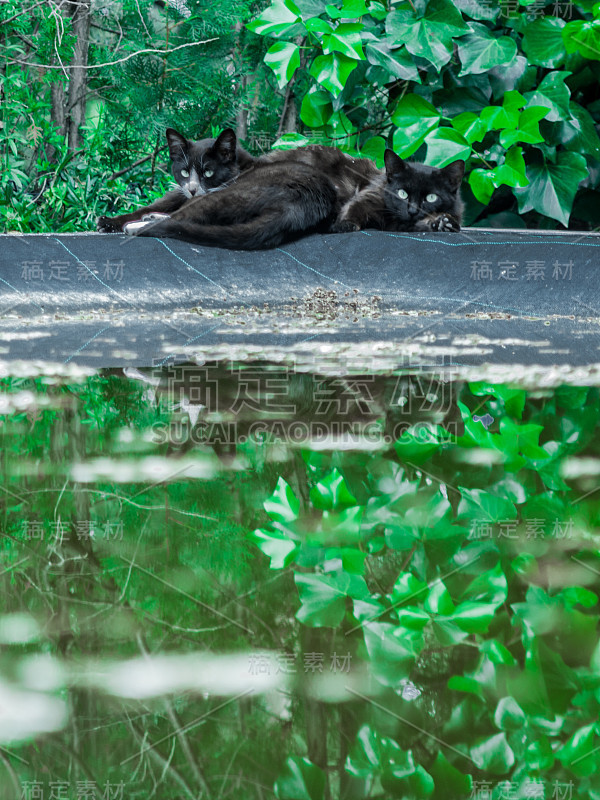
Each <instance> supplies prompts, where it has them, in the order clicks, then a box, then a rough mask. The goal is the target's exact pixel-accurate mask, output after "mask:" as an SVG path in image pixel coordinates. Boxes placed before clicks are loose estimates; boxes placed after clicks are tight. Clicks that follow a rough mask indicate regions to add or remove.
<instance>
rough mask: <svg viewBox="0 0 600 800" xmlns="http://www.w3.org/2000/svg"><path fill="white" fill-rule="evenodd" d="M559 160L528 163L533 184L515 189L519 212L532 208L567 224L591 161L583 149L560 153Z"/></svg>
mask: <svg viewBox="0 0 600 800" xmlns="http://www.w3.org/2000/svg"><path fill="white" fill-rule="evenodd" d="M556 160H557V163H556V164H552V163H548V162H545V163H541V164H540V163H535V164H531V165H530V166H528V167H527V177H528V179H529V186H527V187H525V188H523V189H515V195H516V196H517V200H518V202H519V213H520V214H525V213H526V212H527V211H531V210H532V209H533V210H535V211H539V213H540V214H544V215H545V216H547V217H550V218H551V219H556V220H558V221H559V222H562V224H563V225H564V226H565V227H566V226H567V225H568V224H569V217H570V215H571V209H572V207H573V200H574V199H575V194H576V193H577V188H578V186H579V184H580V183H581V181H582V180H583V179H584V178H585V177H587V175H588V168H587V163H586V160H585V158H584V156H582V155H581V154H580V153H569V152H567V153H564V152H560V153H558V154H557V159H556Z"/></svg>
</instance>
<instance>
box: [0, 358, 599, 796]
mask: <svg viewBox="0 0 600 800" xmlns="http://www.w3.org/2000/svg"><path fill="white" fill-rule="evenodd" d="M192 370H193V368H192ZM202 370H204V368H200V372H198V373H196V374H193V378H196V377H198V378H199V377H200V376H201V375H203V374H204V373H203V372H202ZM227 374H228V375H230V381H229V383H224V384H223V391H224V392H225V394H227V391H228V392H229V393H230V397H229V400H231V401H233V400H239V394H238V389H239V388H240V387H241V386H242V385H243V386H247V383H246V378H245V376H244V373H243V369H241V370H239V375H240V378H239V380H240V381H241V383H239V384H236V383H235V381H233V382H232V381H231V374H235V375H238V371H237V370H233V371H232V372H231V374H230V372H228V373H227ZM252 374H253V375H256V368H255V367H253V373H252ZM272 374H273V373H272V372H266V373H265V376H266V377H272ZM161 377H162V378H163V381H161V382H160V384H159V385H158V386H154V385H152V386H151V384H148V383H141V382H138V381H126V380H124V379H123V378H120V377H119V376H117V375H113V374H110V373H107V374H104V375H94V376H91V377H90V378H88V379H87V380H82V381H80V382H75V381H73V380H69V381H67V380H65V379H64V378H60V377H58V376H54V377H47V378H43V379H40V378H36V379H30V378H26V377H21V378H5V379H3V382H2V387H1V388H2V395H1V398H2V419H1V420H0V422H1V423H2V424H1V425H0V434H1V435H0V439H1V442H0V444H1V446H2V453H3V459H2V478H3V485H4V486H5V489H6V491H5V492H4V495H5V496H4V499H3V500H2V520H3V531H4V532H5V535H4V536H3V538H2V562H3V565H4V567H3V572H2V574H1V575H0V581H1V582H2V585H1V588H2V592H3V598H4V606H3V611H2V614H0V639H1V641H2V647H3V657H2V662H1V664H0V682H1V685H2V688H3V692H4V694H3V715H1V716H0V740H1V741H2V742H3V743H6V742H10V741H11V737H12V736H14V731H13V728H7V725H6V723H5V722H4V720H5V719H6V708H13V706H14V704H15V702H18V703H19V705H18V715H19V719H21V720H28V719H33V721H34V722H33V723H32V724H33V725H34V727H33V729H32V731H31V733H30V734H29V735H23V734H21V736H20V737H17V739H18V740H17V741H15V742H11V743H10V747H9V748H7V749H6V752H7V758H10V759H12V763H13V765H14V766H11V769H14V770H15V772H16V774H17V775H18V776H19V777H20V779H21V780H22V781H25V780H29V781H33V780H36V779H38V780H39V779H41V780H42V781H43V780H44V776H45V775H46V767H47V763H48V762H47V753H48V751H49V750H52V752H53V753H54V760H53V773H52V780H62V779H63V778H65V779H66V778H67V776H68V777H69V778H71V776H74V777H73V778H71V780H74V781H75V780H81V781H84V780H87V775H88V773H90V774H91V775H93V780H96V781H98V782H99V785H100V786H102V785H103V784H104V782H105V781H106V780H110V781H111V783H115V784H116V783H118V782H119V781H121V780H123V781H125V784H126V790H125V793H124V796H125V795H126V794H130V796H132V797H145V796H147V795H148V794H150V793H151V792H152V790H153V787H154V786H155V785H156V784H157V782H158V781H159V780H160V778H161V775H162V776H163V778H164V780H163V783H162V784H161V785H162V790H161V797H162V798H164V800H179V799H180V797H181V787H182V783H181V781H183V784H184V785H186V786H190V787H191V788H190V792H186V793H185V795H184V796H189V795H190V794H193V793H195V794H196V795H200V794H201V793H204V794H207V792H204V791H203V790H201V789H200V788H198V790H197V791H196V788H197V787H199V783H198V768H200V769H201V770H202V774H203V775H204V778H205V780H206V782H207V784H208V786H209V788H210V793H212V794H215V796H217V795H218V792H219V791H220V790H221V787H223V786H229V787H230V788H232V789H235V787H236V786H237V783H238V782H241V783H243V785H244V789H243V792H242V793H243V796H244V797H248V798H261V797H266V796H269V793H270V792H271V790H273V791H274V793H275V796H277V797H279V798H281V800H297V798H304V799H306V798H308V799H309V800H327V798H333V797H336V798H337V797H339V798H340V800H363V799H364V800H367V798H373V797H375V798H377V797H385V798H389V799H390V800H392V798H399V799H400V798H403V799H405V800H418V799H419V798H432V800H445V798H447V797H453V798H468V796H469V795H470V794H471V792H472V791H473V790H475V788H476V787H477V786H481V785H482V784H483V782H485V783H486V784H488V785H489V786H490V791H491V795H492V798H493V800H500V798H501V796H502V795H503V794H504V793H505V792H506V791H507V790H508V787H511V791H513V792H514V793H515V795H516V797H518V798H523V800H525V798H526V797H528V796H531V792H532V788H533V787H532V784H535V783H536V782H542V783H543V785H544V787H545V788H546V789H547V790H550V789H551V787H554V786H557V785H558V786H563V787H564V786H568V785H569V782H571V781H572V782H573V783H574V784H575V785H577V787H578V796H580V797H582V798H588V797H589V798H591V799H592V800H595V794H594V793H595V792H596V787H597V783H598V771H599V768H600V757H599V753H600V751H599V750H598V745H599V744H600V741H599V732H598V722H597V721H598V715H599V713H600V697H599V687H600V645H599V644H598V625H599V623H600V611H599V607H598V606H599V597H600V581H599V580H598V574H599V571H600V550H599V548H598V537H597V530H598V523H599V520H600V504H599V502H598V493H597V491H596V489H597V474H596V471H597V465H598V461H599V459H600V444H599V443H600V437H599V436H598V432H599V431H598V427H599V420H600V396H599V392H598V389H597V388H591V387H571V386H563V387H559V388H558V389H556V390H555V391H550V390H543V391H542V390H539V391H537V392H534V393H532V392H528V391H525V390H524V389H522V388H520V387H518V386H507V385H495V384H490V383H489V382H487V381H485V380H480V381H477V382H473V383H471V384H468V385H466V384H458V385H456V386H450V385H449V384H444V386H443V387H442V386H440V387H435V386H434V385H432V386H431V387H430V389H431V390H432V391H433V389H434V388H435V390H436V392H438V391H442V389H443V390H444V391H445V390H448V391H450V392H451V394H450V398H452V405H454V404H455V402H456V410H457V411H458V412H460V416H462V421H463V423H464V433H462V434H461V435H455V434H453V435H450V434H449V432H448V431H447V430H445V429H442V428H441V426H439V425H431V426H430V428H428V427H427V426H426V425H424V424H423V421H422V420H420V421H418V424H417V423H415V424H414V425H413V426H412V427H410V428H409V429H408V431H407V433H405V434H403V435H402V436H401V437H400V438H399V439H397V440H396V441H392V442H390V443H389V444H385V443H382V444H381V447H379V448H378V449H372V448H370V449H368V450H366V451H360V450H350V449H344V450H342V451H340V452H332V451H329V450H328V451H322V450H319V451H315V450H311V449H304V450H302V451H301V452H299V451H298V449H297V442H295V443H294V445H293V446H288V445H289V443H285V442H284V441H274V440H272V439H270V438H269V437H264V438H262V439H260V440H256V441H253V440H252V439H251V438H250V439H247V438H246V437H245V436H244V439H245V441H244V443H243V444H240V445H238V448H237V458H236V464H235V465H234V466H235V467H236V468H233V469H227V468H223V466H222V462H221V461H220V460H219V458H218V457H217V454H216V452H214V451H213V450H212V449H211V448H210V447H209V446H208V445H205V444H201V445H198V446H191V447H190V442H189V441H188V440H187V439H186V437H185V435H183V434H182V432H181V429H180V428H181V424H182V420H183V419H185V418H186V413H187V412H185V411H184V410H183V407H182V406H181V405H180V403H178V402H175V401H176V399H177V398H176V397H173V396H171V395H170V394H169V392H168V389H165V386H166V387H168V385H169V383H168V381H169V377H171V378H173V377H174V375H173V373H171V372H170V370H169V369H165V371H164V373H162V375H161ZM405 377H406V376H403V380H404V378H405ZM193 378H192V377H190V386H193V388H194V390H197V389H198V388H199V387H201V386H202V381H201V380H194V379H193ZM306 380H307V376H304V375H303V376H300V375H295V376H294V381H293V385H294V386H295V391H298V392H299V394H298V397H303V398H306V396H307V395H308V392H307V389H308V387H309V386H310V385H311V384H310V382H307V383H304V381H306ZM393 383H395V378H394V379H392V381H391V384H392V385H390V387H389V388H394V387H393ZM175 385H178V383H177V380H175V381H174V382H173V383H172V387H174V386H175ZM403 385H404V384H403ZM225 386H227V387H228V389H227V391H226V390H225ZM265 386H266V387H268V384H267V383H266V382H265ZM150 387H151V389H152V391H149V388H150ZM220 388H221V386H220ZM155 391H156V394H155ZM270 391H271V390H270V389H269V388H266V389H265V392H266V406H265V411H266V412H268V413H266V414H265V417H264V418H262V419H261V429H263V430H265V428H264V426H263V423H265V422H267V420H268V419H269V414H272V405H269V403H270V402H271V403H272V396H271V395H270ZM392 394H394V392H392V393H391V394H389V395H387V394H385V392H384V396H388V397H391V396H392ZM456 398H458V399H456ZM179 399H181V398H179ZM225 400H227V398H225ZM226 407H227V402H224V403H223V407H219V408H215V409H214V410H213V411H212V412H207V413H208V414H210V413H214V414H215V416H216V417H218V418H219V419H221V420H222V419H223V416H224V415H225V414H226ZM302 408H303V409H305V408H306V405H303V406H302ZM381 413H382V415H384V416H385V417H386V419H382V420H380V422H381V429H382V430H384V429H385V430H387V427H386V423H387V421H388V420H387V416H388V415H391V414H392V408H389V407H387V406H385V404H382V406H381ZM394 413H395V412H394ZM407 413H408V412H407ZM485 414H489V415H490V416H491V417H493V423H492V424H491V425H490V427H489V429H488V430H486V429H485V428H484V427H483V425H482V424H481V422H475V421H474V420H473V416H474V415H475V416H477V415H479V416H483V415H485ZM207 419H208V417H207ZM241 420H242V418H241V417H240V418H239V420H238V421H240V424H241ZM253 420H254V415H252V417H251V418H250V422H251V421H253ZM205 421H206V420H205ZM279 421H280V420H277V422H279ZM396 421H397V419H396V417H394V423H395V422H396ZM199 424H200V421H199ZM322 424H323V420H322V419H321V421H320V425H322ZM164 426H167V427H169V426H174V430H175V431H177V432H178V433H177V434H176V435H175V436H174V437H173V440H172V441H169V440H168V439H165V438H164V437H162V436H161V437H157V436H156V433H157V431H158V430H160V431H163V430H164ZM189 430H190V429H189V428H188V429H187V431H188V432H189ZM423 431H428V432H427V433H423ZM184 465H185V466H186V467H193V469H194V470H195V473H194V474H195V475H196V476H197V477H193V476H191V475H190V474H186V471H184V470H183V469H182V467H183V466H184ZM85 521H87V523H88V525H87V526H84V525H83V523H84V522H85ZM117 523H119V524H120V525H121V526H122V529H121V534H120V535H117V536H115V535H109V534H108V533H107V532H108V531H110V530H111V526H114V525H116V524H117ZM113 530H114V528H113ZM61 531H62V533H61ZM75 531H79V533H78V534H77V535H76V534H75ZM86 531H87V535H86ZM23 615H25V618H26V619H27V620H29V622H28V628H27V631H28V633H27V635H28V637H29V638H28V639H27V641H24V640H23V639H21V640H20V641H18V642H16V643H15V642H14V641H13V642H12V643H11V642H10V641H8V639H7V637H8V636H9V634H10V631H11V630H13V632H14V630H15V625H16V624H17V623H19V620H21V622H20V623H19V624H20V625H21V627H22V628H23V623H22V619H23ZM11 619H12V624H13V628H12V629H11V628H10V625H9V626H7V620H9V621H10V620H11ZM146 651H147V655H144V657H143V658H140V656H141V655H143V654H145V653H146ZM263 651H270V652H271V654H272V655H273V657H275V656H277V659H278V661H277V662H275V661H273V662H272V663H271V664H270V665H269V662H261V660H260V657H259V656H258V655H256V656H253V658H254V661H255V664H254V666H255V668H256V670H257V671H258V676H259V677H262V678H265V679H267V678H268V679H274V678H275V677H277V679H278V680H279V679H280V678H282V675H285V678H286V680H287V682H286V683H285V684H284V688H283V691H280V689H277V690H276V691H273V692H270V693H267V694H264V695H263V694H261V693H260V692H257V693H252V694H250V695H247V694H243V695H241V694H240V688H239V685H240V682H241V683H242V684H243V681H244V679H245V677H246V673H248V671H249V667H250V665H249V664H248V665H246V664H243V666H242V669H241V670H240V663H239V662H237V663H235V665H232V666H231V667H229V668H228V669H227V668H225V669H224V670H223V674H220V672H219V671H217V670H216V669H215V667H214V666H212V667H211V666H210V663H209V664H208V665H205V666H204V667H203V668H202V667H198V666H196V667H195V668H194V669H191V668H190V664H196V662H194V661H188V659H194V658H197V657H199V656H200V657H203V654H210V658H217V657H220V658H221V659H224V660H227V658H228V657H230V656H232V655H234V656H235V655H236V654H241V653H252V654H255V653H260V652H263ZM346 654H347V656H346ZM319 655H321V656H322V657H323V659H324V660H323V661H321V662H320V666H321V667H322V669H320V668H319V667H318V664H319V662H318V656H319ZM342 657H344V658H347V663H348V669H341V668H340V669H339V670H337V671H338V672H339V674H335V672H336V670H333V669H331V668H328V667H330V665H328V664H327V661H329V660H330V658H331V663H332V664H338V666H339V663H340V661H341V659H342ZM149 658H152V659H153V660H152V667H151V668H150V669H149V675H148V674H147V673H145V672H142V673H141V676H142V678H143V680H140V681H134V680H133V679H132V678H131V677H129V678H128V676H130V675H135V674H136V673H135V669H138V668H139V663H146V661H147V659H149ZM169 658H173V659H174V661H173V662H170V661H168V659H169ZM39 659H43V661H39ZM133 659H135V662H134V661H132V660H133ZM296 659H304V664H305V669H304V673H302V670H301V669H300V668H298V669H297V670H296V669H291V670H288V669H286V667H289V666H290V665H293V666H294V667H296V666H297V664H296ZM311 663H312V665H313V668H312V669H311V666H310V665H311ZM114 664H117V665H118V670H117V674H116V677H113V683H112V685H111V686H109V687H108V689H107V687H106V686H103V691H102V692H99V691H98V690H97V688H95V687H97V685H98V681H100V682H102V680H103V679H105V677H106V675H111V674H113V676H114V675H115V673H114V672H111V670H113V669H114ZM135 664H138V667H136V666H135ZM45 665H48V666H45ZM34 667H35V669H34ZM130 670H133V672H130ZM271 670H272V671H271ZM240 673H242V674H240ZM207 677H208V678H209V680H211V681H213V682H216V683H217V688H214V686H213V688H211V689H210V690H208V689H207V690H206V691H204V690H202V691H200V690H198V689H196V690H192V691H188V690H187V689H182V688H181V686H182V684H181V683H180V681H183V682H184V683H185V681H186V680H190V679H191V680H196V679H199V680H200V681H202V680H204V679H205V678H207ZM148 681H149V683H150V684H151V686H152V687H153V689H154V691H153V693H151V696H150V697H148V698H145V699H142V700H135V699H132V695H131V694H126V695H125V696H121V695H119V689H120V688H121V686H120V684H125V686H126V687H127V689H128V690H129V692H132V691H133V692H135V691H137V690H138V689H139V688H147V682H148ZM163 682H164V683H163ZM157 684H158V687H159V688H158V689H157V688H156V686H157ZM230 684H231V685H230ZM101 685H102V684H101ZM132 685H133V689H132ZM17 686H18V687H19V690H20V691H22V692H33V693H34V694H35V703H32V704H31V705H27V704H23V702H22V696H21V695H17V694H15V687H17ZM163 686H164V687H165V688H164V689H162V690H161V687H163ZM107 691H108V696H107ZM115 691H116V695H115V696H113V693H115ZM167 695H168V696H167ZM134 696H135V695H134ZM47 697H51V698H52V699H53V700H54V701H55V702H60V703H63V702H64V703H65V704H67V703H68V707H69V709H71V711H70V716H69V719H68V722H66V723H61V724H60V725H59V726H58V727H56V728H53V729H51V732H45V731H44V729H43V728H42V729H40V728H39V727H35V726H36V725H37V726H39V725H40V715H41V714H42V708H43V706H42V703H43V701H44V699H45V698H47ZM274 697H275V698H276V699H277V698H280V697H283V698H284V706H283V708H282V707H281V706H279V707H278V706H277V703H276V702H275V701H274ZM288 698H289V700H288ZM168 708H170V709H171V712H172V713H175V714H176V715H177V718H178V719H179V721H180V724H178V725H177V728H176V730H177V731H178V732H179V733H178V735H177V739H176V743H175V736H174V724H175V723H174V721H173V718H172V717H170V716H169V714H168V713H166V712H165V709H168ZM13 727H14V725H13ZM82 730H85V731H86V738H85V741H81V732H82ZM180 736H184V737H185V738H184V739H181V738H180ZM40 737H43V738H40ZM186 741H187V742H188V744H189V746H190V750H191V752H192V753H193V754H194V761H193V762H192V763H190V760H189V757H187V756H186V755H185V753H184V750H183V747H181V748H180V747H179V746H178V745H179V744H180V742H181V743H182V742H186ZM76 742H79V743H78V744H77V748H78V749H77V751H76V753H77V758H75V757H74V756H73V752H74V751H73V747H74V746H75V743H76ZM42 744H43V747H42V746H41V745H42ZM148 744H151V745H152V748H151V749H149V747H148ZM324 750H325V751H326V752H327V753H328V756H327V759H326V761H325V760H323V758H322V757H321V756H320V755H319V754H322V753H323V751H324ZM151 753H152V754H151ZM19 759H21V760H19ZM133 760H135V761H136V763H138V762H139V764H140V769H139V770H132V768H131V766H130V765H131V763H132V761H133ZM153 766H156V768H157V771H156V772H154V771H153V770H152V767H153ZM5 773H6V775H9V774H12V773H10V770H9V769H8V768H6V767H5V765H4V764H3V765H0V781H2V786H3V791H4V795H3V798H4V796H6V798H7V800H16V798H17V797H19V796H20V794H16V793H15V792H12V784H11V782H9V781H7V780H6V775H5ZM90 780H92V779H90ZM225 791H226V790H225V789H224V792H225Z"/></svg>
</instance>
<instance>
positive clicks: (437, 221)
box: [429, 214, 460, 233]
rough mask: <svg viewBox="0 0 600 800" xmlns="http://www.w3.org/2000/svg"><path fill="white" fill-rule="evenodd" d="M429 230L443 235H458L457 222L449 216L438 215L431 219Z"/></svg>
mask: <svg viewBox="0 0 600 800" xmlns="http://www.w3.org/2000/svg"><path fill="white" fill-rule="evenodd" d="M429 229H430V230H432V231H441V232H444V233H458V232H459V231H460V225H459V223H458V220H456V219H455V218H454V217H452V216H450V214H439V215H438V216H437V217H432V218H431V220H430V223H429Z"/></svg>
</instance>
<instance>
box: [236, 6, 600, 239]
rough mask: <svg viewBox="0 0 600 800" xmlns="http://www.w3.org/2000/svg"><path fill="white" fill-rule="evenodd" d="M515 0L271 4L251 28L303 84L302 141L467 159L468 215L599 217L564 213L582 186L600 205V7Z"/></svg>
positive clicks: (432, 160) (541, 220)
mask: <svg viewBox="0 0 600 800" xmlns="http://www.w3.org/2000/svg"><path fill="white" fill-rule="evenodd" d="M523 5H524V7H522V8H521V9H520V10H518V9H513V8H512V7H511V8H509V7H508V5H507V4H505V3H502V2H500V0H492V2H487V3H479V2H476V0H470V1H469V2H466V0H465V2H455V3H452V2H450V0H417V2H415V3H412V2H410V3H409V2H399V3H394V4H393V5H391V6H388V7H386V6H384V5H383V4H381V3H379V2H371V3H364V2H356V3H348V2H337V3H334V4H327V3H326V2H325V0H314V1H312V0H311V1H310V2H309V1H308V0H306V1H303V2H294V0H276V2H274V3H272V4H271V5H270V6H269V7H268V8H267V9H265V10H264V11H263V12H262V13H261V14H260V15H259V16H258V17H256V18H255V19H254V20H253V21H252V22H251V23H249V24H248V28H249V29H250V30H251V31H253V32H255V33H257V34H259V35H261V36H266V37H270V38H271V39H273V38H274V39H276V40H277V42H276V44H275V45H273V46H272V48H271V50H270V51H269V56H268V58H267V59H266V63H267V64H268V66H269V67H271V69H273V70H274V72H275V74H276V75H277V78H278V81H279V85H280V86H285V85H286V84H287V85H288V86H291V84H292V82H295V84H296V85H297V86H301V87H302V92H301V94H300V93H299V94H298V96H299V97H301V98H302V99H301V107H300V119H301V120H302V123H303V124H304V125H305V126H306V128H307V129H309V130H304V133H305V134H306V135H308V136H310V135H311V131H312V136H313V137H315V136H325V137H328V138H331V139H333V140H334V141H335V143H336V144H337V145H338V146H341V147H342V148H343V149H346V150H348V151H349V152H352V153H354V154H362V155H368V156H372V155H374V154H376V157H377V160H378V163H379V164H380V165H381V163H382V154H383V147H384V145H383V141H385V142H386V143H387V145H388V146H390V147H393V149H394V150H395V151H396V152H397V153H398V154H399V155H400V156H402V157H409V156H414V157H415V158H416V159H417V160H424V161H425V163H428V164H431V165H433V166H438V167H441V166H445V165H446V164H449V163H451V162H452V161H454V160H456V159H462V160H464V161H465V162H466V167H467V169H466V172H467V180H468V189H465V195H466V199H467V220H468V222H471V223H473V222H475V223H476V224H479V223H480V224H493V221H494V219H493V217H494V214H496V213H498V212H499V211H503V212H509V213H510V214H513V215H515V217H514V218H515V220H516V212H517V211H518V213H519V214H521V215H524V216H525V219H526V220H527V224H528V225H529V226H531V227H537V226H540V227H550V226H552V225H554V226H555V225H556V223H560V224H562V225H564V226H568V225H569V224H571V225H572V227H575V228H577V227H582V226H583V227H587V226H589V225H590V223H591V224H592V225H597V224H599V223H600V211H595V212H592V213H591V214H590V213H586V214H585V219H576V218H574V217H573V216H572V215H573V208H574V206H575V202H576V199H577V193H578V191H581V190H586V196H587V197H589V198H590V199H591V197H594V198H596V208H600V203H598V202H597V201H598V199H600V198H598V181H599V179H600V178H599V176H600V172H599V170H598V166H600V149H599V145H600V139H599V138H598V135H597V131H596V128H597V123H598V121H599V120H600V94H599V92H598V74H599V73H598V66H597V62H598V60H599V59H600V55H599V53H600V38H598V37H599V36H600V34H599V33H598V32H599V31H600V27H599V26H600V19H599V15H600V4H597V5H594V6H593V8H592V7H591V5H590V4H589V3H587V2H581V3H579V4H571V3H569V4H565V8H568V10H569V19H568V20H567V19H562V18H561V17H560V16H557V14H558V15H559V14H560V13H561V8H562V6H560V4H550V3H548V4H546V5H545V6H544V7H542V8H538V7H537V6H536V11H535V13H532V11H531V9H529V8H528V7H527V5H525V4H523ZM292 48H293V49H292ZM298 48H299V49H298ZM299 52H300V53H301V55H299V56H298V53H299ZM292 55H293V61H292V59H291V56H292ZM382 137H383V140H382ZM376 141H377V145H376V146H375V142H376ZM379 142H381V144H379ZM576 216H577V212H576V213H575V217H576ZM503 217H504V220H506V218H507V217H506V214H504V215H503Z"/></svg>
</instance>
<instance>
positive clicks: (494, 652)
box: [479, 639, 517, 665]
mask: <svg viewBox="0 0 600 800" xmlns="http://www.w3.org/2000/svg"><path fill="white" fill-rule="evenodd" d="M479 649H480V650H481V652H482V653H485V655H487V657H488V658H489V660H490V661H491V662H492V664H510V665H514V664H516V663H517V662H516V659H515V657H514V656H513V655H512V653H511V652H510V650H509V649H508V648H507V647H505V645H503V644H502V642H499V641H497V640H496V639H487V640H486V641H485V642H481V644H480V645H479Z"/></svg>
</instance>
